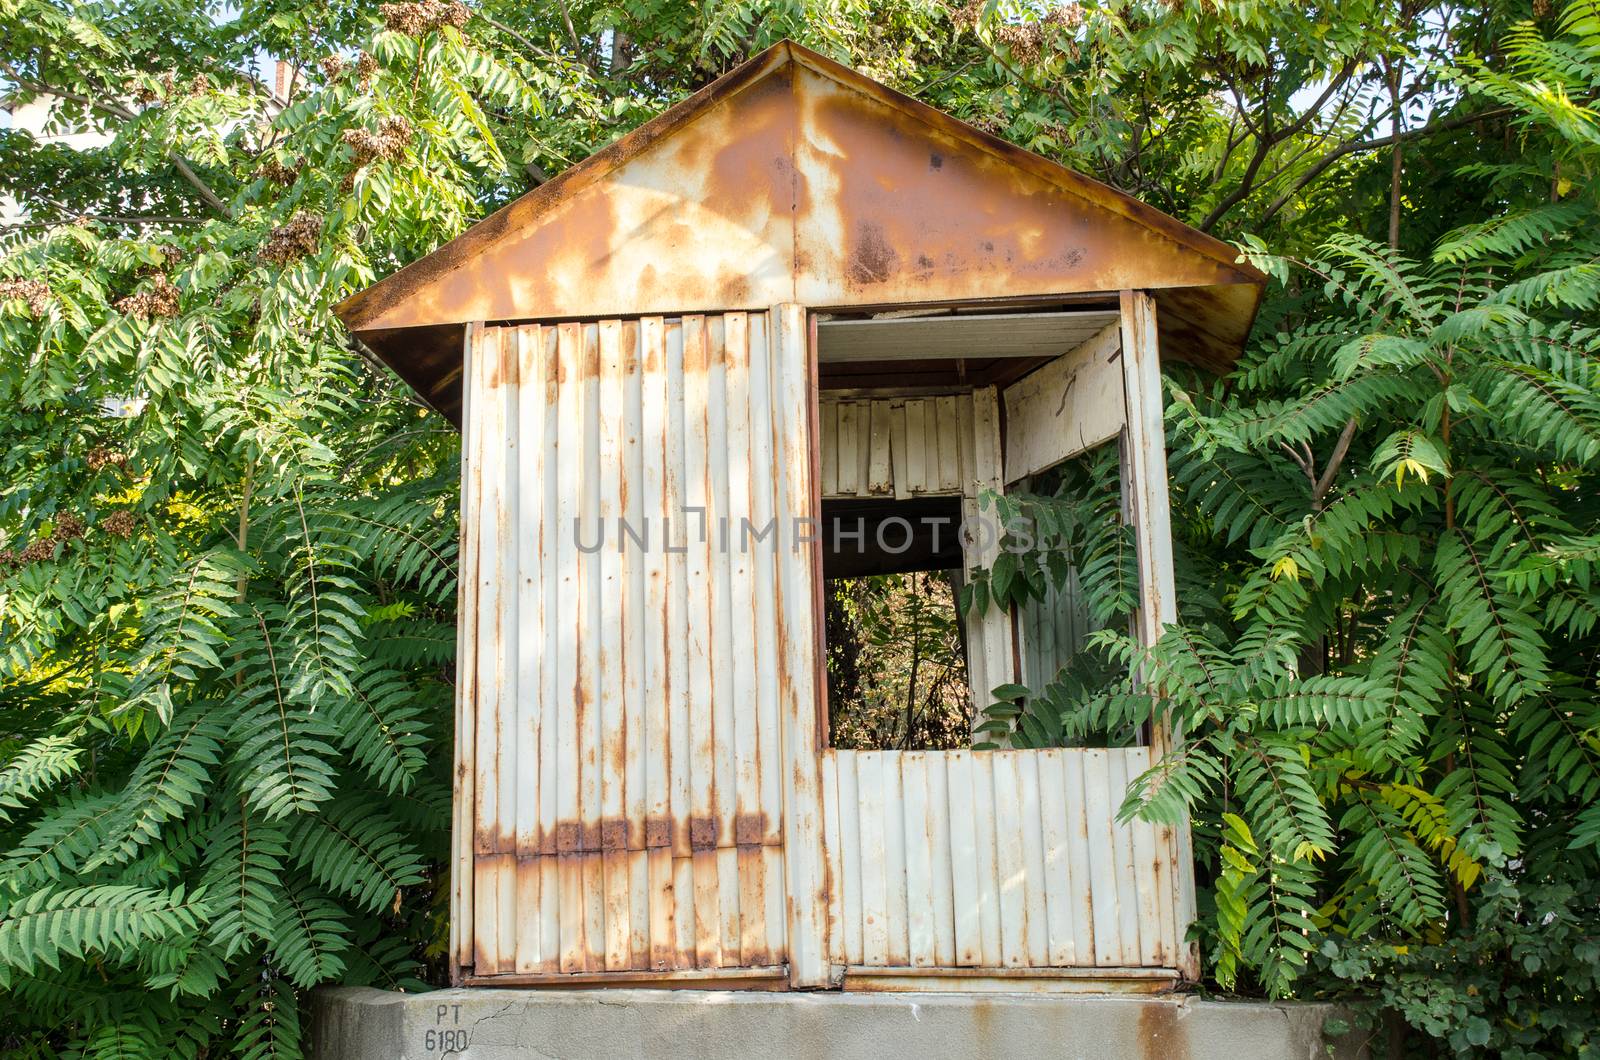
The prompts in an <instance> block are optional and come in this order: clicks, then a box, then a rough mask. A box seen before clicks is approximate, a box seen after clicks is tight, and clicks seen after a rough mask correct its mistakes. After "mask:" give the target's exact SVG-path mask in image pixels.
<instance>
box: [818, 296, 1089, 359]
mask: <svg viewBox="0 0 1600 1060" xmlns="http://www.w3.org/2000/svg"><path fill="white" fill-rule="evenodd" d="M1116 321H1117V314H1116V313H1114V312H1109V311H1107V310H1103V309H1088V310H1080V311H1076V312H1055V313H982V314H979V313H972V314H955V313H945V314H941V315H938V316H922V317H908V316H892V317H891V316H883V317H871V318H868V319H864V320H852V319H840V320H824V321H822V322H821V323H820V324H819V325H818V327H817V359H818V360H819V361H820V362H821V363H823V364H830V363H839V362H846V361H904V360H917V361H924V360H940V359H945V360H952V359H973V358H992V357H1059V356H1061V355H1062V354H1064V353H1066V352H1067V351H1069V350H1071V349H1073V348H1075V347H1077V346H1078V345H1080V344H1081V343H1083V341H1084V340H1085V339H1087V338H1089V337H1090V336H1091V335H1093V334H1094V333H1095V332H1097V331H1099V330H1100V329H1101V328H1104V327H1105V326H1106V325H1107V324H1111V325H1115V324H1116Z"/></svg>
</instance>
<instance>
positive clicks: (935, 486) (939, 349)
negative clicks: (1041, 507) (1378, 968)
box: [338, 42, 1262, 990]
mask: <svg viewBox="0 0 1600 1060" xmlns="http://www.w3.org/2000/svg"><path fill="white" fill-rule="evenodd" d="M1261 284H1262V277H1261V275H1260V274H1259V273H1257V272H1256V271H1254V270H1253V269H1251V268H1249V267H1248V266H1245V265H1242V264H1238V263H1237V261H1236V254H1235V253H1234V251H1233V250H1232V249H1230V248H1229V247H1227V246H1225V245H1224V244H1222V243H1219V242H1217V241H1216V240H1214V239H1212V238H1210V237H1209V236H1206V235H1204V234H1202V233H1200V232H1198V231H1195V230H1193V229H1191V228H1188V227H1186V226H1185V225H1183V224H1181V223H1179V222H1178V221H1176V220H1174V219H1172V218H1170V217H1168V216H1166V215H1164V214H1162V213H1160V212H1158V211H1156V210H1153V209H1151V208H1149V207H1147V206H1145V205H1143V204H1141V203H1139V202H1137V201H1136V200H1134V199H1131V198H1129V197H1127V196H1125V195H1122V194H1120V193H1118V192H1116V191H1113V190H1111V189H1109V188H1107V187H1105V186H1104V185H1102V184H1099V183H1097V182H1095V181H1093V180H1090V179H1088V178H1086V177H1084V176H1082V175H1080V174H1078V173H1075V172H1072V171H1070V170H1067V169H1065V168H1063V167H1061V166H1058V165H1056V164H1054V163H1051V162H1049V161H1046V160H1044V159H1042V158H1040V157H1038V156H1036V155H1033V154H1030V153H1028V152H1026V151H1023V150H1021V149H1019V148H1017V147H1015V146H1012V145H1010V144H1008V143H1005V142H1003V141H1001V140H998V139H996V138H994V137H992V136H989V135H987V134H985V133H983V132H980V131H978V130H976V129H974V128H972V127H970V126H968V125H965V124H963V123H961V122H960V121H957V120H955V119H953V118H951V117H949V116H948V115H945V114H943V113H940V112H938V111H935V110H933V109H931V108H929V107H926V106H924V105H922V104H920V103H917V102H916V101H914V100H912V99H909V98H907V97H905V96H903V95H901V94H899V93H896V92H894V91H892V90H890V89H888V88H886V87H884V86H883V85H880V84H878V83H876V82H874V81H872V80H870V79H868V78H866V77H863V76H862V75H860V74H858V73H856V72H854V71H852V70H850V69H847V68H845V67H842V66H840V65H838V64H836V63H834V62H832V61H830V60H828V59H826V58H824V57H822V56H820V55H817V54H815V53H813V52H810V51H808V50H806V49H804V48H801V47H799V46H797V45H794V44H792V43H788V42H785V43H782V44H778V45H776V46H774V47H772V48H770V49H768V50H767V51H765V52H763V53H761V54H760V55H758V56H756V57H755V58H754V59H752V60H750V61H749V62H747V63H746V64H744V65H743V66H741V67H739V68H738V69H736V70H734V71H733V72H731V73H729V74H727V75H726V76H724V77H722V78H720V79H718V80H717V81H716V82H714V83H713V84H711V85H709V86H708V87H706V88H705V89H703V90H702V91H700V92H698V93H696V94H695V95H694V96H692V97H690V98H689V99H687V100H685V101H684V102H683V103H681V104H679V105H678V106H676V107H673V108H672V109H671V110H669V111H667V112H666V113H664V114H662V115H661V116H660V117H658V118H656V119H655V120H653V121H651V122H649V123H648V124H646V125H644V126H642V127H640V128H639V129H637V130H635V131H634V132H632V133H630V134H629V135H627V136H625V137H623V138H622V139H620V140H618V141H617V142H616V143H614V144H612V145H611V146H609V147H607V148H605V149H604V150H602V151H600V152H598V153H596V154H595V155H593V156H592V157H591V158H589V159H587V160H586V161H584V162H583V163H581V164H579V165H576V166H574V167H572V168H571V169H569V170H568V171H566V172H565V173H563V174H562V175H560V176H559V177H557V178H556V179H554V180H551V181H550V182H548V183H547V184H545V185H543V186H542V187H540V188H538V189H537V190H535V191H533V192H531V193H529V194H527V195H525V196H524V197H522V198H521V199H518V200H517V201H515V202H513V203H511V204H510V205H509V206H507V207H505V208H504V209H502V210H500V211H499V212H497V213H495V214H494V215H493V216H491V217H489V218H487V219H485V220H484V221H482V222H481V223H479V224H478V225H476V226H475V227H473V228H472V229H471V230H470V231H468V232H467V233H465V234H464V235H462V236H461V237H460V238H458V239H456V240H455V241H453V242H452V243H450V244H448V245H447V246H444V247H442V248H440V249H439V250H438V251H436V252H435V253H433V254H431V255H429V256H428V257H426V258H424V259H423V260H421V261H418V262H416V263H415V264H412V265H410V266H408V267H406V268H405V269H402V270H401V271H399V272H397V273H395V274H394V275H392V276H390V277H388V278H387V279H385V280H383V281H382V282H380V283H378V284H376V285H374V286H373V287H371V288H370V289H368V290H366V291H363V292H361V293H360V294H358V295H356V296H354V297H352V298H350V299H349V300H348V301H346V302H345V303H343V304H342V305H341V306H340V307H339V309H338V312H339V315H340V316H341V318H342V319H343V320H344V321H345V322H346V324H348V326H349V327H350V329H351V331H352V332H354V333H355V334H356V335H357V336H358V337H359V338H361V339H362V340H363V341H364V342H366V343H367V344H368V345H369V346H370V347H371V348H372V349H373V350H374V351H376V352H377V353H378V355H379V356H381V357H382V358H383V359H384V360H385V361H387V362H388V363H389V364H390V365H392V366H393V367H394V369H395V370H396V371H397V372H398V373H399V374H400V375H401V376H402V377H403V378H404V379H405V380H406V381H407V382H408V383H410V384H411V385H412V386H413V387H415V388H416V390H417V391H418V392H419V393H420V394H421V395H422V396H423V397H425V398H426V400H427V401H429V402H430V403H431V404H433V405H434V406H435V407H436V408H438V409H439V411H440V412H442V413H443V414H444V415H445V416H447V417H449V418H450V419H451V420H452V421H454V422H455V423H457V424H458V425H459V426H460V427H461V428H462V431H463V449H462V509H461V511H462V520H461V524H462V549H461V557H462V559H461V598H460V604H461V606H460V620H459V653H458V656H459V663H458V674H459V677H458V682H457V714H456V756H457V766H456V788H455V814H456V816H455V830H454V834H455V840H454V855H453V870H454V875H453V879H454V883H453V889H454V894H453V904H452V926H453V930H452V943H451V946H452V958H451V965H452V968H453V970H454V973H455V976H456V978H457V980H458V981H460V982H464V983H467V984H485V985H495V984H502V985H552V984H556V985H559V984H578V983H584V984H591V985H592V984H609V983H618V984H630V985H639V984H641V983H643V984H650V983H655V984H662V985H684V984H720V985H744V986H765V987H794V988H830V987H833V988H837V987H840V986H843V987H844V988H846V989H898V990H914V989H932V990H951V989H958V990H985V989H988V990H995V989H1003V990H1018V989H1023V990H1070V989H1107V988H1121V989H1146V990H1148V989H1159V988H1161V987H1164V986H1167V985H1170V984H1171V983H1173V982H1175V981H1177V980H1179V979H1182V978H1194V977H1196V975H1197V962H1198V956H1197V954H1196V952H1195V951H1194V948H1193V947H1192V946H1191V945H1189V944H1187V943H1186V942H1185V941H1184V936H1185V930H1186V928H1187V926H1188V924H1189V923H1190V921H1191V920H1192V918H1193V904H1194V881H1193V877H1192V863H1191V859H1190V856H1189V837H1188V834H1187V829H1173V828H1166V827H1158V826H1154V825H1150V824H1146V823H1143V822H1135V823H1133V824H1131V825H1128V824H1120V823H1118V822H1117V821H1116V809H1117V806H1118V803H1119V800H1120V798H1121V794H1122V791H1123V789H1124V787H1125V785H1126V783H1127V781H1128V780H1129V779H1131V778H1132V777H1135V776H1137V775H1138V774H1139V773H1141V772H1142V771H1144V770H1145V769H1147V768H1148V767H1149V766H1150V765H1151V763H1152V762H1153V761H1155V760H1156V758H1158V757H1159V756H1160V755H1161V754H1162V753H1164V751H1165V749H1166V747H1167V744H1168V742H1169V737H1168V735H1167V734H1166V733H1165V732H1163V731H1161V730H1160V729H1159V727H1158V728H1157V729H1156V730H1155V731H1153V732H1150V733H1148V734H1147V735H1146V737H1145V738H1144V739H1143V740H1142V741H1141V742H1140V744H1139V745H1137V746H1120V747H1119V746H1111V747H1095V748H1062V749H1055V750H1048V751H1030V750H970V749H955V750H907V751H900V750H877V751H860V750H856V751H850V750H837V749H834V748H832V747H831V746H830V742H829V734H828V732H827V723H826V719H827V717H828V714H827V709H826V704H825V702H824V700H825V697H826V680H825V671H824V645H823V637H824V632H823V630H822V628H821V621H820V617H821V605H820V603H819V601H820V599H821V592H822V590H821V585H822V578H823V577H824V576H825V575H826V574H827V571H826V570H825V566H826V562H827V561H826V559H825V557H824V551H823V546H822V544H821V541H820V539H821V537H822V536H823V535H820V534H818V533H816V532H815V530H816V526H817V523H816V520H818V519H819V518H820V516H821V514H822V512H823V506H824V504H830V503H854V504H861V505H866V506H868V507H872V506H876V508H875V511H876V512H877V514H878V515H879V516H880V517H881V516H882V515H883V514H884V513H886V512H888V513H892V512H894V511H897V510H899V509H896V508H895V506H896V505H906V506H913V507H910V508H906V509H905V510H906V511H912V510H918V509H915V508H914V506H916V505H924V506H935V507H937V506H938V505H951V506H954V507H953V509H952V510H954V511H956V512H958V513H961V514H964V515H971V514H974V513H975V512H976V511H977V507H978V505H979V502H980V497H981V496H982V494H983V493H984V492H985V491H994V492H1002V491H1005V490H1007V489H1010V488H1014V487H1015V485H1016V484H1017V483H1022V482H1026V481H1029V480H1030V477H1031V476H1035V475H1038V474H1040V473H1043V472H1046V471H1047V470H1048V469H1050V468H1051V467H1052V466H1054V465H1058V464H1060V463H1061V462H1062V461H1065V460H1067V459H1069V458H1072V457H1074V456H1075V455H1077V454H1080V453H1082V452H1084V451H1086V450H1088V449H1090V448H1091V447H1094V446H1097V445H1101V444H1111V445H1120V452H1121V454H1122V480H1123V508H1124V512H1125V517H1126V519H1127V521H1128V522H1130V523H1131V524H1132V527H1133V532H1134V537H1135V540H1136V542H1137V554H1138V567H1139V572H1140V585H1139V601H1140V606H1139V610H1138V614H1137V617H1136V619H1135V623H1134V624H1135V628H1136V631H1137V632H1138V635H1139V636H1140V637H1142V638H1145V639H1147V640H1148V639H1153V638H1155V637H1156V636H1157V635H1158V633H1159V631H1160V629H1161V627H1162V624H1163V623H1164V622H1170V621H1172V620H1173V618H1174V614H1175V612H1174V601H1173V574H1172V554H1171V543H1170V537H1169V528H1168V500H1167V486H1166V460H1165V454H1164V450H1163V442H1162V416H1161V387H1160V377H1159V362H1160V359H1161V358H1163V357H1166V358H1172V359H1175V360H1181V361H1188V362H1191V363H1195V364H1198V365H1200V366H1203V367H1208V368H1213V369H1222V368H1225V367H1226V366H1227V365H1228V364H1230V363H1231V362H1232V361H1233V359H1234V358H1235V357H1236V356H1237V355H1238V352H1239V349H1240V346H1241V345H1242V343H1243V341H1244V338H1245V335H1246V333H1247V332H1248V330H1249V327H1250V323H1251V320H1252V318H1253V316H1254V313H1255V308H1256V304H1257V301H1258V299H1259V297H1260V289H1261ZM940 510H943V509H940ZM752 529H753V530H754V533H751V531H752ZM608 532H609V534H610V536H609V537H606V536H605V535H606V534H607V533H608ZM981 537H982V535H976V536H974V538H973V539H972V540H970V541H964V542H963V545H962V548H961V551H959V552H958V553H957V554H956V555H955V558H954V559H953V560H947V561H946V562H953V563H955V564H957V565H959V566H960V567H961V568H964V569H967V570H971V569H974V568H979V567H983V566H985V565H986V564H988V563H989V562H990V561H991V560H992V559H993V557H994V548H995V545H994V543H993V542H992V541H989V542H986V541H984V540H981ZM937 550H938V546H937V544H935V546H934V551H937ZM946 552H947V553H948V548H947V549H946ZM929 562H933V561H932V560H930V561H929ZM1062 604H1063V606H1062V607H1060V608H1058V609H1057V611H1058V613H1057V614H1054V615H1051V614H1044V613H1040V612H1039V611H1038V609H1035V612H1036V613H1033V614H1029V615H1024V614H1021V613H1019V612H1017V611H1015V610H1013V611H1012V612H1010V613H1006V612H1002V611H1000V610H998V609H991V611H990V612H989V613H986V614H984V615H981V616H977V615H975V616H969V618H968V619H967V627H966V636H965V642H966V653H967V667H968V674H969V678H970V684H971V687H972V688H973V689H974V690H987V689H989V688H992V687H995V686H997V685H999V684H1002V683H1006V682H1012V681H1018V680H1026V679H1028V678H1029V677H1037V676H1039V675H1041V674H1043V675H1048V674H1049V673H1051V672H1053V669H1052V667H1053V664H1054V662H1055V661H1058V660H1059V658H1060V657H1061V654H1062V653H1063V652H1067V651H1070V650H1071V643H1070V641H1071V638H1072V636H1074V635H1075V634H1073V633H1072V632H1071V630H1070V629H1069V627H1071V626H1072V625H1073V623H1072V622H1071V621H1070V620H1069V619H1070V612H1071V610H1072V608H1071V606H1070V605H1071V601H1070V600H1064V601H1062Z"/></svg>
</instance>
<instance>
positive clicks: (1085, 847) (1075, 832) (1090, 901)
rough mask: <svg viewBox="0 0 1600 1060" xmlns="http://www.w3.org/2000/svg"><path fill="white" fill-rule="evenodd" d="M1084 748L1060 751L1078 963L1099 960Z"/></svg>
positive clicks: (1070, 911) (1070, 914) (1070, 909)
mask: <svg viewBox="0 0 1600 1060" xmlns="http://www.w3.org/2000/svg"><path fill="white" fill-rule="evenodd" d="M1087 759H1088V752H1085V751H1080V750H1078V749H1077V748H1070V749H1068V750H1066V751H1063V752H1062V755H1061V786H1062V789H1063V790H1064V792H1065V795H1066V800H1067V863H1068V865H1069V866H1070V867H1071V871H1070V874H1069V876H1068V878H1067V897H1068V900H1069V901H1068V908H1067V915H1068V917H1069V919H1070V920H1071V922H1072V945H1073V950H1074V952H1075V953H1076V955H1077V956H1076V961H1075V963H1077V964H1078V965H1080V966H1082V965H1088V966H1093V965H1096V964H1099V963H1100V962H1099V958H1098V956H1097V954H1098V952H1099V950H1098V944H1097V942H1096V939H1095V908H1094V887H1093V882H1092V881H1093V878H1094V864H1093V859H1092V855H1091V854H1090V853H1089V818H1088V803H1087V801H1086V798H1085V785H1084V765H1085V762H1086V761H1087Z"/></svg>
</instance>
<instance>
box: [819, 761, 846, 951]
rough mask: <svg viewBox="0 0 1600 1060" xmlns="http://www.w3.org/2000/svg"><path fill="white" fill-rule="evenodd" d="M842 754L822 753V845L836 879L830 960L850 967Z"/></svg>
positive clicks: (830, 914) (831, 900) (832, 893)
mask: <svg viewBox="0 0 1600 1060" xmlns="http://www.w3.org/2000/svg"><path fill="white" fill-rule="evenodd" d="M839 755H840V752H839V751H835V750H831V749H830V750H825V751H823V752H822V843H823V847H824V848H825V849H826V851H827V855H828V872H829V874H830V875H831V876H832V878H833V880H834V886H833V888H832V889H831V890H830V891H829V892H828V941H829V943H830V947H829V950H828V959H829V961H830V962H832V963H833V964H847V963H848V962H849V955H848V954H847V953H846V951H845V947H844V892H845V888H846V883H845V875H844V835H843V834H842V832H841V829H840V820H839V818H840V813H839V809H840V802H839V800H840V795H839Z"/></svg>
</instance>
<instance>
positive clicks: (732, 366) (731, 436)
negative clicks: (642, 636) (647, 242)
mask: <svg viewBox="0 0 1600 1060" xmlns="http://www.w3.org/2000/svg"><path fill="white" fill-rule="evenodd" d="M724 320H725V322H726V324H725V339H724V342H725V350H726V354H725V362H726V369H725V371H726V376H727V381H726V385H727V410H728V425H727V430H728V434H727V445H726V450H727V452H728V453H729V454H730V466H729V469H728V519H729V534H728V538H729V540H728V543H727V547H726V549H725V551H726V553H727V556H728V560H729V580H730V590H731V593H730V595H731V606H730V611H729V623H730V632H731V636H732V640H733V644H732V649H731V650H732V655H733V659H732V663H733V686H732V692H733V694H732V697H731V701H730V710H729V713H730V714H731V715H732V720H733V727H734V731H733V733H732V734H731V736H732V738H733V751H734V819H733V829H732V833H733V835H732V840H733V842H734V843H735V844H737V846H738V851H739V852H738V859H737V860H738V909H739V955H740V961H741V962H742V963H743V964H745V965H747V966H758V965H764V964H767V963H768V955H767V925H766V915H767V911H766V899H765V897H764V895H763V883H764V875H765V866H764V865H763V864H762V855H761V842H762V840H763V839H764V838H765V832H766V824H765V821H764V819H763V817H764V815H763V813H762V803H761V732H760V726H761V714H760V710H759V708H758V706H757V704H758V694H757V688H756V674H757V673H758V672H760V670H761V668H762V667H763V666H764V665H765V663H766V660H764V659H762V657H761V655H760V643H759V639H758V637H757V635H756V630H757V626H758V620H757V614H756V599H755V596H756V593H755V589H756V587H755V568H756V564H757V562H758V559H757V557H756V556H753V555H752V554H751V552H750V547H749V546H750V539H749V528H750V527H751V526H753V525H754V519H753V518H752V516H753V504H752V493H753V484H752V480H753V478H754V474H755V473H754V469H753V468H752V466H751V457H752V454H751V451H750V437H751V432H752V424H751V419H752V415H751V407H750V406H751V366H750V360H751V348H750V323H749V318H748V317H747V315H746V314H744V313H729V314H727V315H726V317H725V318H724ZM765 352H766V351H765V349H763V350H762V353H763V354H765Z"/></svg>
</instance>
